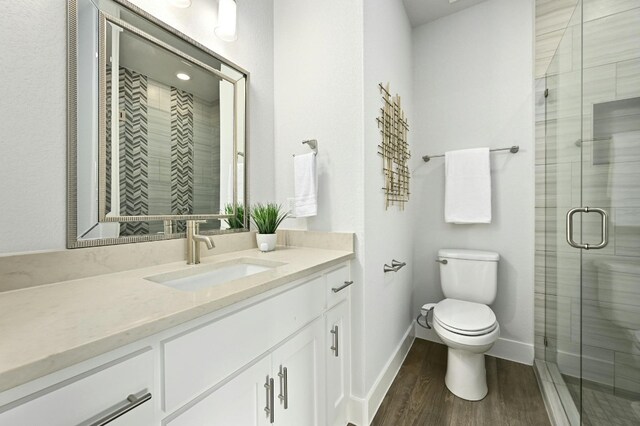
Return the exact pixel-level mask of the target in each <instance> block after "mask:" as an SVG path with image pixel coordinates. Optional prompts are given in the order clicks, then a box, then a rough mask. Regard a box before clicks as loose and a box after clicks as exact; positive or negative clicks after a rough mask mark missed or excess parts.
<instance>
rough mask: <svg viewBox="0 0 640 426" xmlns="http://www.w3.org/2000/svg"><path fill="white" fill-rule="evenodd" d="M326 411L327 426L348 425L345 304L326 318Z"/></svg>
mask: <svg viewBox="0 0 640 426" xmlns="http://www.w3.org/2000/svg"><path fill="white" fill-rule="evenodd" d="M324 331H325V336H326V341H327V344H326V345H325V360H326V386H325V389H326V407H327V414H326V416H327V417H326V418H327V419H328V422H327V426H344V425H346V424H347V409H348V407H347V406H348V403H349V394H350V389H349V383H350V367H351V365H350V359H349V354H350V345H349V344H350V341H351V339H350V332H351V327H350V321H349V303H348V301H347V300H344V301H342V302H341V303H340V304H338V305H336V306H334V307H333V308H331V309H330V310H329V311H328V312H327V313H326V315H325V329H324Z"/></svg>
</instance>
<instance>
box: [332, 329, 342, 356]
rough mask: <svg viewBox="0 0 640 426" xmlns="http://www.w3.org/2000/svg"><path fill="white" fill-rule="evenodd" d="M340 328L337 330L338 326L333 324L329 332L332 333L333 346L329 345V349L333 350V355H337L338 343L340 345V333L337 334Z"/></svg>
mask: <svg viewBox="0 0 640 426" xmlns="http://www.w3.org/2000/svg"><path fill="white" fill-rule="evenodd" d="M339 332H340V330H338V326H337V325H335V326H333V328H332V329H331V334H333V346H331V350H332V351H333V355H334V356H335V357H338V355H339V353H338V351H339V345H340V335H339Z"/></svg>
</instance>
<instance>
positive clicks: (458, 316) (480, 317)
mask: <svg viewBox="0 0 640 426" xmlns="http://www.w3.org/2000/svg"><path fill="white" fill-rule="evenodd" d="M433 318H434V320H435V321H438V324H440V325H441V326H442V327H443V328H445V329H447V330H449V331H451V332H453V333H458V334H464V335H467V336H478V335H481V334H487V333H490V332H492V331H493V330H494V329H495V328H496V327H497V326H498V323H497V322H496V315H495V314H494V313H493V311H492V310H491V308H489V307H488V306H487V305H483V304H481V303H474V302H466V301H464V300H457V299H444V300H443V301H441V302H440V303H438V304H437V305H436V306H435V308H434V309H433Z"/></svg>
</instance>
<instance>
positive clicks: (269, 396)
mask: <svg viewBox="0 0 640 426" xmlns="http://www.w3.org/2000/svg"><path fill="white" fill-rule="evenodd" d="M264 388H265V389H266V390H267V406H266V407H264V412H265V413H266V414H267V417H268V418H269V423H273V418H274V412H273V379H270V378H269V376H267V382H266V383H265V384H264Z"/></svg>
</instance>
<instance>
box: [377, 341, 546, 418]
mask: <svg viewBox="0 0 640 426" xmlns="http://www.w3.org/2000/svg"><path fill="white" fill-rule="evenodd" d="M486 368H487V382H488V385H489V393H488V395H487V396H486V397H485V398H484V399H483V400H482V401H477V402H469V401H465V400H463V399H460V398H458V397H456V396H454V395H453V394H452V393H451V392H449V390H448V389H447V387H446V385H445V384H444V375H445V372H446V369H447V347H446V346H444V345H440V344H438V343H433V342H428V341H426V340H421V339H416V340H415V343H414V344H413V346H412V347H411V351H410V352H409V354H408V355H407V358H406V359H405V361H404V363H403V364H402V367H401V368H400V371H399V373H398V375H397V376H396V379H395V380H394V382H393V384H392V385H391V388H390V389H389V392H388V393H387V395H386V396H385V397H384V400H383V402H382V405H381V406H380V408H379V410H378V413H377V414H376V417H375V418H374V419H373V423H372V425H373V426H409V425H412V426H418V425H420V426H422V425H434V426H439V425H464V426H467V425H483V426H484V425H487V426H502V425H508V426H516V425H535V426H538V425H541V426H545V425H550V423H549V418H548V416H547V411H546V409H545V407H544V402H543V401H542V396H541V394H540V390H539V389H538V383H537V382H536V378H535V374H534V372H533V368H532V367H530V366H527V365H523V364H518V363H515V362H511V361H505V360H502V359H498V358H494V357H490V356H487V357H486Z"/></svg>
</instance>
